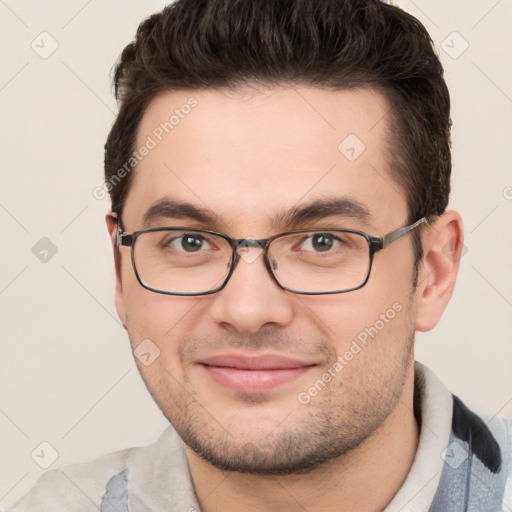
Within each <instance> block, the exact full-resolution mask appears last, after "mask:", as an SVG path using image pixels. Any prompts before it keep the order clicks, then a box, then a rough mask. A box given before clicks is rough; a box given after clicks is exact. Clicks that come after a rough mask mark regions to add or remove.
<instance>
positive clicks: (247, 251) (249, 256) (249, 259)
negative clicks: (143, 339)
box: [234, 237, 269, 263]
mask: <svg viewBox="0 0 512 512" xmlns="http://www.w3.org/2000/svg"><path fill="white" fill-rule="evenodd" d="M234 242H235V244H234V249H235V251H236V253H237V255H238V256H239V258H241V259H243V260H244V261H245V262H246V263H253V262H254V261H256V260H257V259H258V258H259V256H260V255H261V254H262V253H266V249H267V247H268V244H269V240H268V239H261V240H256V239H254V238H252V237H248V238H241V239H238V240H235V241H234Z"/></svg>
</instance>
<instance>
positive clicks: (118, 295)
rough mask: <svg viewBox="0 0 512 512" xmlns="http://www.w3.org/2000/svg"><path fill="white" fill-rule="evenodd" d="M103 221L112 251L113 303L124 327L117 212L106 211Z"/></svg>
mask: <svg viewBox="0 0 512 512" xmlns="http://www.w3.org/2000/svg"><path fill="white" fill-rule="evenodd" d="M105 222H106V224H107V230H108V234H109V237H110V243H111V246H112V251H113V253H114V266H115V279H116V284H115V304H116V310H117V314H118V315H119V319H120V320H121V323H122V324H123V327H124V328H125V329H126V310H125V305H124V296H123V286H122V283H121V254H120V252H119V248H118V247H117V214H116V213H113V212H108V213H107V214H106V215H105Z"/></svg>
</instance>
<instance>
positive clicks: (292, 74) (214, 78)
mask: <svg viewBox="0 0 512 512" xmlns="http://www.w3.org/2000/svg"><path fill="white" fill-rule="evenodd" d="M247 84H263V85H268V86H272V85H286V84H297V85H298V84H301V85H309V86H314V87H320V88H332V89H339V90H343V89H350V88H356V87H372V88H375V89H377V90H379V91H381V92H382V93H384V95H385V96H386V97H387V99H388V101H389V102H390V104H391V107H392V111H391V112H390V114H391V115H390V116H389V117H390V119H389V120H390V123H391V125H392V130H390V141H389V142H390V147H391V155H392V156H391V160H392V161H391V162H390V169H391V174H392V177H393V179H394V180H395V181H396V182H397V183H398V184H399V185H401V186H402V187H403V188H404V190H405V191H406V194H407V203H408V208H409V221H410V222H413V221H415V220H417V219H419V218H421V217H423V216H430V215H441V214H442V213H443V212H444V211H445V209H446V206H447V204H448V196H449V193H450V173H451V155H450V126H451V121H450V97H449V93H448V88H447V86H446V83H445V81H444V78H443V67H442V65H441V63H440V61H439V59H438V57H437V55H436V53H435V51H434V48H433V43H432V40H431V38H430V36H429V34H428V32H427V30H426V29H425V27H424V26H423V25H422V24H421V23H420V22H419V21H418V20H417V19H416V18H414V17H413V16H411V15H410V14H408V13H406V12H405V11H403V10H401V9H400V8H398V7H395V6H392V5H389V4H387V3H384V2H382V1H379V0H321V1H319V0H286V1H284V0H177V1H176V2H175V3H172V4H170V5H169V6H167V7H166V8H165V9H163V11H161V12H159V13H157V14H154V15H152V16H150V17H149V18H147V19H146V20H144V21H143V22H142V23H141V24H140V26H139V28H138V30H137V34H136V38H135V40H134V41H133V42H131V43H130V44H129V45H128V46H126V47H125V49H124V50H123V52H122V54H121V57H120V59H119V61H118V63H117V65H116V68H115V73H114V87H115V96H116V99H117V100H118V103H119V105H120V108H119V113H118V116H117V119H116V121H115V123H114V125H113V127H112V129H111V131H110V134H109V135H108V138H107V142H106V144H105V180H106V181H105V182H106V183H110V186H109V187H108V190H109V193H110V197H111V200H112V210H113V211H115V212H118V213H121V211H122V209H123V206H124V199H125V197H126V195H127V191H128V187H129V185H130V182H131V176H132V173H131V172H128V173H126V171H125V173H123V174H124V175H125V177H124V179H123V180H120V181H119V183H117V184H116V185H115V186H112V178H113V177H115V175H116V173H117V172H118V170H119V169H121V168H122V167H123V166H124V168H125V169H126V163H127V162H128V161H130V155H131V154H132V153H133V151H134V149H135V141H136V136H137V128H138V126H139V123H140V121H141V119H142V116H143V114H144V112H145V109H146V108H147V106H148V105H149V103H150V102H151V101H152V100H153V99H154V98H155V97H156V95H158V94H159V93H162V92H164V91H171V90H193V89H204V88H233V89H236V88H237V87H241V86H243V85H247ZM414 248H415V260H416V262H418V261H419V260H420V259H421V257H422V251H421V243H420V241H419V237H417V236H416V237H414Z"/></svg>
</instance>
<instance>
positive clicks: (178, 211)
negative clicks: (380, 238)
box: [142, 197, 371, 229]
mask: <svg viewBox="0 0 512 512" xmlns="http://www.w3.org/2000/svg"><path fill="white" fill-rule="evenodd" d="M328 217H347V218H351V219H355V220H358V221H360V222H363V223H365V224H368V223H369V221H370V219H371V215H370V212H369V210H368V208H367V207H366V206H364V205H363V204H362V203H360V202H359V201H357V200H355V199H353V198H350V197H335V198H327V199H320V200H316V201H313V202H311V203H308V204H305V205H299V206H294V207H293V208H291V209H289V210H286V211H282V212H280V213H278V214H277V215H276V216H275V217H273V218H272V219H271V224H272V227H274V228H275V227H278V226H283V227H285V228H288V229H290V228H291V227H293V226H298V225H303V224H305V223H307V222H312V221H318V220H322V219H325V218H328ZM162 219H183V220H192V221H196V222H198V223H200V224H209V225H217V224H224V225H227V224H228V223H227V222H226V221H225V220H224V219H223V218H222V217H221V216H220V215H216V214H215V213H213V212H212V211H211V210H208V209H206V208H199V207H197V206H195V205H193V204H191V203H187V202H180V201H175V200H173V199H170V198H163V199H160V200H158V201H157V202H155V203H154V204H153V205H152V206H151V207H150V208H149V209H148V210H147V211H146V213H144V216H143V218H142V222H143V226H144V228H146V227H148V226H150V225H151V224H152V223H153V222H155V221H157V220H162Z"/></svg>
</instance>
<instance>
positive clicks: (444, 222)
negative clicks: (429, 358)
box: [416, 211, 464, 331]
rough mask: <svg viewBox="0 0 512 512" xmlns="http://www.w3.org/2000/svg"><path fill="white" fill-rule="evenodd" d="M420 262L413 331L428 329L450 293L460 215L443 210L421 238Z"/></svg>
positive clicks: (457, 253) (459, 244)
mask: <svg viewBox="0 0 512 512" xmlns="http://www.w3.org/2000/svg"><path fill="white" fill-rule="evenodd" d="M422 241H423V262H422V265H421V267H420V271H419V276H418V288H417V291H416V293H417V299H418V315H417V318H416V330H417V331H430V330H431V329H433V328H434V327H435V326H436V325H437V323H438V322H439V320H440V318H441V315H442V314H443V311H444V310H445V308H446V306H447V305H448V302H449V300H450V298H451V296H452V293H453V289H454V288H455V280H456V278H457V273H458V271H459V263H460V258H461V254H462V249H463V247H464V233H463V228H462V219H461V216H460V215H459V214H458V213H457V212H455V211H448V212H445V213H444V214H443V215H441V216H440V217H437V218H436V220H435V221H434V222H433V223H431V224H430V227H429V228H428V229H427V230H426V233H425V236H424V237H423V240H422Z"/></svg>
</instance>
